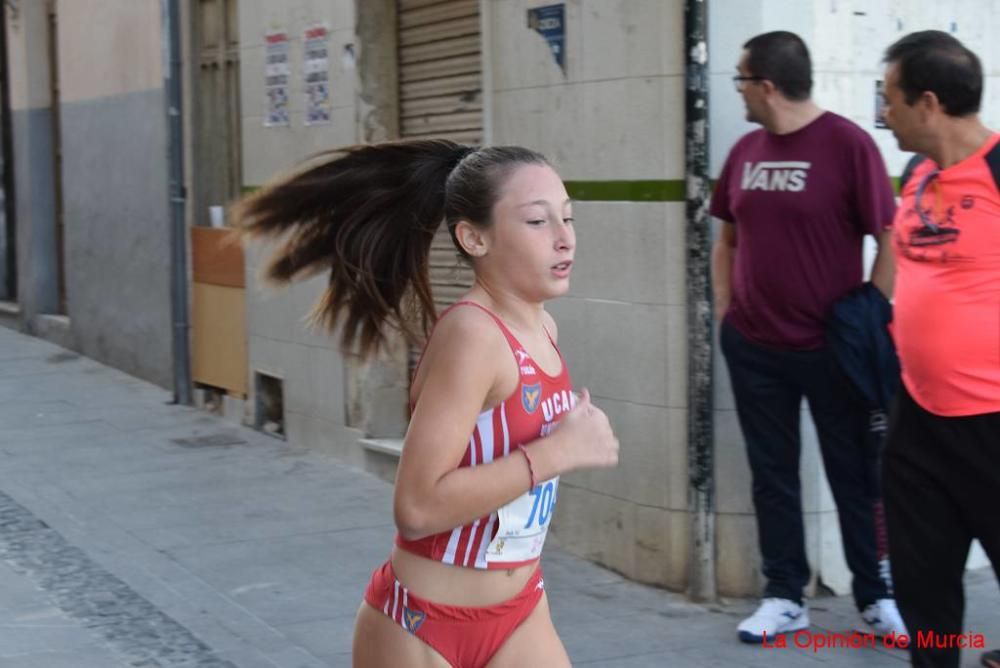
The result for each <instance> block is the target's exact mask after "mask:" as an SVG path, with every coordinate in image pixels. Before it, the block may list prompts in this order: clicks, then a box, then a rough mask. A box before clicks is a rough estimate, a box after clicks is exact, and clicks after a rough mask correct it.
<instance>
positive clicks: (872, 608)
mask: <svg viewBox="0 0 1000 668" xmlns="http://www.w3.org/2000/svg"><path fill="white" fill-rule="evenodd" d="M861 621H862V623H863V626H862V628H861V630H863V631H867V632H868V633H874V634H875V635H877V636H888V635H892V634H896V635H897V636H899V635H908V634H907V632H906V624H904V623H903V618H902V617H901V616H900V614H899V609H898V608H897V607H896V601H894V600H893V599H891V598H880V599H879V600H877V601H875V602H874V603H872V604H871V605H869V606H868V607H867V608H865V609H864V610H862V611H861Z"/></svg>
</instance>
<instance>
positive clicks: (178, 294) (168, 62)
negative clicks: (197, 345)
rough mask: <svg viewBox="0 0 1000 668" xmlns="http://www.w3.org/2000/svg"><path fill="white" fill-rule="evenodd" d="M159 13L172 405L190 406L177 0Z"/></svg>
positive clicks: (165, 1)
mask: <svg viewBox="0 0 1000 668" xmlns="http://www.w3.org/2000/svg"><path fill="white" fill-rule="evenodd" d="M160 9H161V11H162V14H163V37H162V40H163V42H162V43H163V49H164V53H163V55H164V68H163V72H164V74H165V76H164V81H163V83H164V86H163V87H164V92H165V93H166V103H167V104H166V107H167V108H166V111H167V169H168V172H169V175H170V176H169V179H170V180H169V184H168V189H169V193H168V194H169V198H170V202H169V211H170V302H171V323H172V325H173V327H172V330H171V332H172V336H173V358H174V403H177V404H184V405H188V406H190V405H191V403H192V398H191V397H192V392H191V345H190V341H189V338H188V337H189V329H190V325H189V323H188V294H187V293H188V289H187V288H188V271H187V221H186V220H185V217H184V205H185V193H184V134H183V132H184V129H183V125H182V123H183V119H182V116H181V103H182V96H181V26H180V0H160Z"/></svg>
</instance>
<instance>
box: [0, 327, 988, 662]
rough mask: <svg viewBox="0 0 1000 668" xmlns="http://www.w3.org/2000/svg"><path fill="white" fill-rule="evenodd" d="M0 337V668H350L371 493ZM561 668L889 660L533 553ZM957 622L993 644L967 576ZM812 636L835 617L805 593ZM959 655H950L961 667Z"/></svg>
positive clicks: (114, 374) (206, 419) (376, 497)
mask: <svg viewBox="0 0 1000 668" xmlns="http://www.w3.org/2000/svg"><path fill="white" fill-rule="evenodd" d="M169 400H170V395H169V393H167V392H165V391H164V390H162V389H160V388H157V387H154V386H152V385H149V384H147V383H144V382H142V381H139V380H137V379H135V378H132V377H129V376H127V375H125V374H123V373H121V372H118V371H116V370H114V369H111V368H108V367H105V366H102V365H100V364H98V363H96V362H94V361H92V360H89V359H87V358H83V357H78V356H76V355H74V354H72V353H69V352H67V351H65V350H63V349H61V348H58V347H56V346H53V345H50V344H48V343H45V342H43V341H40V340H37V339H34V338H31V337H27V336H24V335H21V334H18V333H16V332H14V331H11V330H9V329H5V328H3V327H0V666H2V667H4V668H6V667H8V666H10V667H12V668H14V667H16V668H22V667H23V668H29V667H30V668H42V667H44V668H56V667H62V666H66V667H70V666H72V667H73V668H114V667H117V666H142V667H146V666H150V667H152V666H185V667H188V666H191V667H193V666H199V667H216V666H239V667H246V668H256V667H269V668H273V667H274V666H281V667H288V668H293V667H294V668H307V667H310V668H311V667H320V666H350V642H351V629H352V622H353V616H354V613H355V610H356V609H357V606H358V603H359V602H360V600H361V595H362V592H363V590H364V586H365V584H366V583H367V579H368V576H369V574H370V573H371V571H372V569H373V568H375V567H376V566H377V565H379V564H380V563H381V562H382V561H383V560H384V559H385V558H386V556H387V555H388V552H389V548H390V545H391V541H392V537H393V527H392V514H391V495H392V490H391V487H390V486H389V485H387V484H385V483H384V482H382V481H380V480H377V479H376V478H373V477H371V476H369V475H367V474H365V473H363V472H359V471H357V470H355V469H351V468H348V467H345V466H342V465H340V464H338V463H336V462H335V461H333V460H332V458H330V457H329V456H327V455H324V454H323V453H319V452H308V451H302V450H297V449H296V448H294V447H293V446H291V445H290V444H288V443H286V442H284V441H279V440H276V439H274V438H271V437H269V436H266V435H264V434H260V433H257V432H254V431H251V430H248V429H245V428H241V427H237V426H234V425H232V424H230V423H228V422H224V421H223V420H221V419H219V418H216V417H214V416H211V415H208V414H206V413H203V412H200V411H197V410H193V409H188V408H180V407H177V406H171V405H169V404H168V402H169ZM544 567H545V583H546V590H547V591H548V592H549V596H550V599H551V602H552V610H553V617H554V619H555V623H556V626H557V628H558V629H559V632H560V634H561V635H562V638H563V640H564V642H565V644H566V647H567V649H568V651H569V653H570V656H571V657H572V659H573V663H574V665H577V666H608V667H617V668H639V667H660V666H691V667H694V666H726V667H730V666H761V667H764V666H766V667H768V668H779V667H782V666H810V665H816V664H821V663H825V664H829V665H837V666H876V667H877V666H893V667H899V666H904V665H907V663H906V656H905V654H904V653H902V652H899V651H897V650H888V649H883V648H878V649H875V650H872V649H826V650H820V651H818V652H813V651H811V650H805V649H796V648H794V647H793V648H789V649H770V650H768V649H762V648H759V647H748V646H745V645H741V644H740V643H739V642H738V641H737V640H736V632H735V625H736V623H737V622H738V621H739V619H740V618H741V617H742V616H743V615H745V614H746V613H747V612H748V611H749V610H751V609H752V608H753V605H754V602H752V601H737V602H730V603H728V604H725V605H713V606H699V605H694V604H691V603H688V602H686V601H685V600H684V598H683V597H681V596H679V595H675V594H671V593H668V592H664V591H661V590H657V589H654V588H650V587H644V586H640V585H636V584H634V583H631V582H628V581H627V580H625V579H623V578H621V577H620V576H618V575H616V574H614V573H611V572H609V571H606V570H604V569H601V568H599V567H597V566H594V565H592V564H590V563H588V562H586V561H583V560H581V559H578V558H576V557H573V556H571V555H569V554H567V553H565V552H561V551H560V550H558V549H549V550H547V551H546V556H545V558H544ZM967 584H968V613H967V622H966V628H967V629H969V630H972V631H975V632H978V633H983V634H985V635H986V638H987V645H988V646H1000V594H998V591H997V583H996V580H995V579H994V577H993V574H992V572H990V571H977V572H972V573H970V574H969V576H968V578H967ZM811 610H812V617H813V621H814V627H813V630H814V631H815V632H821V631H824V630H830V631H837V632H839V631H844V630H847V629H849V628H850V627H851V625H852V624H853V623H854V620H855V614H854V610H853V605H852V604H851V602H850V601H849V600H847V599H844V598H821V599H816V600H813V601H811ZM978 654H979V653H978V652H966V654H965V656H964V661H963V665H967V666H974V665H976V662H977V660H978Z"/></svg>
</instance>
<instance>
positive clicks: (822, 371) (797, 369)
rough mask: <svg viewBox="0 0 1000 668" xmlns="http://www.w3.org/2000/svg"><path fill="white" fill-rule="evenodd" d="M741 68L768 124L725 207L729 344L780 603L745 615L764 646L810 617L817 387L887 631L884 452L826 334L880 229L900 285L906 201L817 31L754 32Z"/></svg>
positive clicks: (859, 595)
mask: <svg viewBox="0 0 1000 668" xmlns="http://www.w3.org/2000/svg"><path fill="white" fill-rule="evenodd" d="M743 49H744V50H743V54H742V57H741V58H740V62H739V65H738V68H737V69H738V71H739V74H738V75H737V76H735V77H733V79H734V82H735V84H736V88H737V90H739V91H740V93H741V94H742V96H743V101H744V103H745V105H746V115H747V116H746V117H747V120H749V121H751V122H755V123H760V124H761V125H762V126H763V127H762V129H759V130H755V131H753V132H750V133H749V134H747V135H745V136H744V137H742V138H741V139H740V140H739V141H738V142H737V143H736V145H735V146H734V147H733V148H732V150H731V151H730V153H729V157H728V158H727V159H726V163H725V165H724V166H723V168H722V173H721V174H720V176H719V181H718V184H717V185H716V188H715V192H714V193H713V196H712V203H711V207H710V211H711V213H712V215H713V216H715V217H716V218H719V219H721V220H722V230H721V233H720V235H719V239H718V241H717V242H716V244H715V247H714V249H713V253H712V278H713V287H714V292H715V305H716V311H717V315H718V317H719V318H720V319H721V320H722V324H721V327H720V343H721V347H722V352H723V355H724V356H725V358H726V363H727V365H728V367H729V375H730V378H731V380H732V387H733V395H734V397H735V400H736V409H737V414H738V416H739V420H740V427H741V429H742V431H743V437H744V440H745V441H746V447H747V455H748V458H749V460H750V469H751V473H752V476H753V499H754V508H755V510H756V514H757V526H758V537H759V543H760V549H761V555H762V558H763V572H764V576H765V578H766V580H767V586H766V589H765V592H764V600H763V602H762V603H761V605H760V607H759V608H758V609H757V611H756V612H755V613H754V614H753V615H752V616H751V617H749V618H747V619H745V620H744V621H743V622H742V623H741V624H740V625H739V627H738V630H739V636H740V639H741V640H743V641H744V642H751V643H759V642H761V641H762V640H763V638H764V635H765V634H766V635H767V636H770V637H774V636H775V635H777V634H781V633H788V632H793V631H797V630H799V629H803V628H806V627H807V626H808V625H809V613H808V610H807V609H806V607H805V605H804V602H803V600H802V594H803V588H804V587H805V585H806V584H807V583H808V581H809V565H808V562H807V561H806V551H805V539H804V532H803V522H802V505H801V488H800V481H799V454H800V450H801V443H800V437H799V415H800V407H801V403H802V398H803V397H805V398H806V399H807V401H808V402H809V408H810V412H811V413H812V417H813V421H814V422H815V424H816V431H817V434H818V436H819V442H820V451H821V453H822V456H823V463H824V467H825V469H826V474H827V478H828V480H829V481H830V487H831V489H832V491H833V496H834V499H835V501H836V503H837V510H838V514H839V517H840V527H841V535H842V537H843V542H844V551H845V554H846V557H847V563H848V566H849V567H850V569H851V572H852V573H853V575H854V579H853V593H854V599H855V602H856V603H857V606H858V610H859V611H861V617H862V620H863V621H864V622H865V625H866V626H867V627H868V628H869V629H870V630H872V631H874V632H875V633H878V634H883V635H885V634H889V633H892V632H897V633H904V632H905V628H904V626H903V623H902V620H901V619H900V617H899V613H898V612H897V610H896V605H895V602H894V601H893V599H892V598H891V592H890V591H889V590H888V589H889V588H888V586H887V583H886V582H885V581H884V580H883V579H882V578H880V577H879V571H878V559H877V556H876V531H875V516H874V510H873V508H874V505H875V503H876V502H877V501H878V490H877V489H876V488H875V486H874V484H873V483H872V482H871V481H873V480H877V472H876V471H875V466H876V462H877V460H875V459H874V458H872V457H870V456H869V453H868V449H867V448H866V438H865V431H866V428H867V427H866V419H867V412H866V411H865V410H864V409H863V408H862V407H861V406H860V405H859V404H857V403H855V401H854V400H853V398H851V397H850V396H849V393H848V392H847V391H846V387H845V386H844V385H843V381H842V380H841V379H840V378H839V377H838V376H837V374H836V373H835V372H834V368H835V367H834V363H833V360H832V356H831V354H830V352H829V351H828V349H827V348H826V346H825V345H824V329H825V321H826V318H827V316H828V315H829V312H830V308H831V306H832V305H833V303H834V302H835V301H837V300H838V299H840V298H841V297H843V296H845V295H846V294H847V293H848V292H850V291H851V290H852V289H854V288H857V287H859V286H860V285H861V284H862V280H863V269H862V242H863V240H864V237H865V235H868V234H870V235H873V236H875V237H876V238H877V239H878V240H879V248H880V251H879V255H878V257H877V259H876V261H875V267H874V270H873V274H872V281H873V282H874V283H875V285H876V286H877V287H878V288H879V289H880V290H881V292H882V294H884V295H888V294H890V293H891V290H892V280H893V264H892V256H891V254H890V252H889V251H886V252H883V250H884V249H888V248H889V245H888V238H889V237H888V232H886V231H885V228H886V226H888V225H890V224H891V222H892V218H893V214H894V213H895V203H894V197H893V192H892V185H891V184H890V182H889V177H888V173H887V172H886V168H885V164H884V163H883V161H882V157H881V156H880V155H879V152H878V149H877V147H876V146H875V143H874V142H873V141H872V139H871V137H869V136H868V134H866V133H865V132H864V130H862V129H861V128H859V127H858V126H857V125H855V124H854V123H852V122H851V121H849V120H847V119H846V118H843V117H841V116H838V115H836V114H833V113H831V112H827V111H823V110H822V109H820V108H819V107H817V106H816V104H815V103H813V101H812V100H811V99H810V92H811V88H812V64H811V62H810V59H809V51H808V49H807V48H806V45H805V43H803V41H802V40H801V39H800V38H799V37H798V36H797V35H794V34H792V33H790V32H783V31H781V32H770V33H765V34H762V35H758V36H757V37H754V38H753V39H751V40H750V41H748V42H747V43H746V44H744V45H743Z"/></svg>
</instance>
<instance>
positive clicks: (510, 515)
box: [486, 476, 559, 564]
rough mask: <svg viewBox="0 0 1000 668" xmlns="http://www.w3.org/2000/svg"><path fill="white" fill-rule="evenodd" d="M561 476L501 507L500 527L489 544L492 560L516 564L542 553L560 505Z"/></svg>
mask: <svg viewBox="0 0 1000 668" xmlns="http://www.w3.org/2000/svg"><path fill="white" fill-rule="evenodd" d="M558 488H559V477H558V476H557V477H555V478H552V479H551V480H546V481H545V482H542V483H539V484H538V485H536V486H535V488H534V489H531V490H529V491H528V492H526V493H524V494H522V495H521V496H519V497H518V498H516V499H514V500H513V501H511V502H510V503H508V504H507V505H506V506H503V507H502V508H500V510H498V511H497V519H498V521H499V523H500V528H499V529H498V530H497V534H496V536H494V538H493V540H492V541H490V544H489V545H488V546H487V547H486V561H487V562H489V563H491V564H505V563H509V564H515V563H520V562H525V561H532V560H534V559H537V558H538V557H539V556H540V555H541V554H542V545H544V544H545V535H546V534H547V533H548V531H549V522H550V521H551V520H552V511H553V510H554V509H555V506H556V492H557V490H558Z"/></svg>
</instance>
